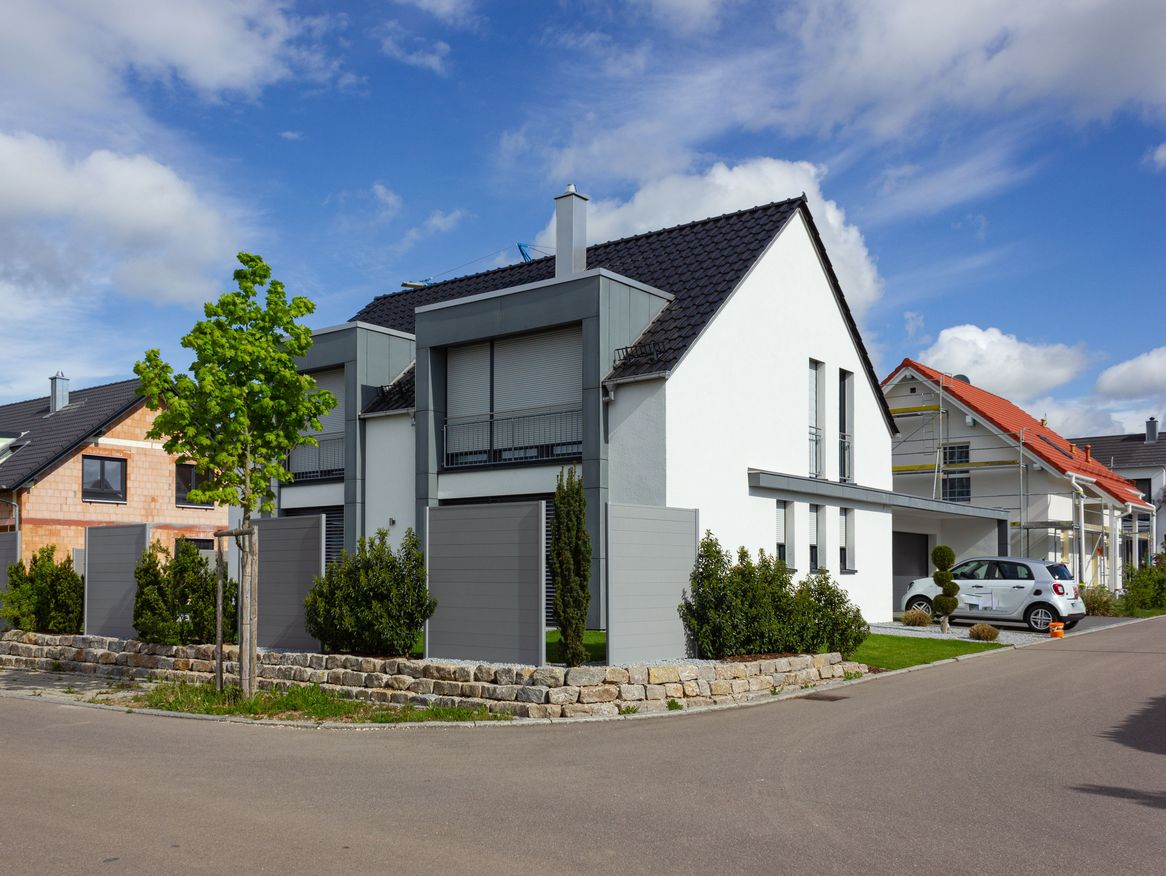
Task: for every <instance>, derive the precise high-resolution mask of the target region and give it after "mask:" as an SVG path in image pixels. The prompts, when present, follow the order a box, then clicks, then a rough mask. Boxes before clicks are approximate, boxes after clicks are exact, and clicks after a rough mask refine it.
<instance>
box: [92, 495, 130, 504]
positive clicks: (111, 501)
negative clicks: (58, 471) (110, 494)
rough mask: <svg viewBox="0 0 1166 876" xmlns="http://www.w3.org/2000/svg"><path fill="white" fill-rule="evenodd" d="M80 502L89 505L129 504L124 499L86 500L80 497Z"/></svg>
mask: <svg viewBox="0 0 1166 876" xmlns="http://www.w3.org/2000/svg"><path fill="white" fill-rule="evenodd" d="M81 501H82V502H86V503H88V504H90V505H128V504H129V502H127V501H126V500H125V499H86V498H85V497H84V496H82V497H81Z"/></svg>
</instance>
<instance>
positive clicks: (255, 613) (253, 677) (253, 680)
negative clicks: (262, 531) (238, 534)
mask: <svg viewBox="0 0 1166 876" xmlns="http://www.w3.org/2000/svg"><path fill="white" fill-rule="evenodd" d="M248 540H249V541H250V542H251V552H250V556H249V558H248V561H249V562H250V564H251V574H250V575H249V576H248V578H249V579H250V580H249V586H250V588H251V600H250V602H251V614H250V623H249V624H248V625H249V626H250V627H251V653H250V654H249V655H248V663H249V664H250V669H249V675H248V678H247V686H248V687H249V688H250V693H248V694H247V696H251V695H252V694H254V693H256V692H257V691H258V681H257V676H258V671H257V669H258V666H257V664H258V663H259V658H258V656H257V653H256V652H257V651H258V648H259V530H258V529H256V528H255V524H254V523H252V524H251V535H250V536H249V539H248Z"/></svg>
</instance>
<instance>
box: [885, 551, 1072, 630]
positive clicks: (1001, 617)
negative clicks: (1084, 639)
mask: <svg viewBox="0 0 1166 876" xmlns="http://www.w3.org/2000/svg"><path fill="white" fill-rule="evenodd" d="M951 574H952V577H953V578H955V580H956V583H957V584H959V586H960V592H959V594H958V595H957V596H956V599H957V600H958V601H959V608H957V609H956V610H955V613H954V614H953V615H952V617H955V618H960V619H967V620H995V621H1014V622H1017V623H1025V624H1027V625H1028V628H1029V629H1030V630H1033V631H1035V632H1038V633H1044V632H1048V629H1049V624H1050V623H1053V622H1054V621H1060V622H1063V623H1064V624H1065V629H1066V630H1071V629H1072V628H1073V627H1075V626H1077V622H1078V621H1080V620H1081V618H1083V617H1085V602H1084V600H1082V599H1081V593H1080V591H1079V589H1078V585H1077V583H1076V582H1075V581H1074V580H1073V573H1072V572H1070V571H1069V567H1068V566H1066V565H1065V564H1064V563H1055V562H1049V561H1046V560H1029V559H1025V558H1023V557H975V558H973V559H970V560H964V561H963V562H962V563H959V564H958V565H956V566H954V567H953V568H952V570H951ZM938 595H939V587H938V585H936V583H935V581H933V580H932V579H931V578H918V579H916V580H915V581H912V582H911V586H910V587H908V588H907V592H906V593H905V594H904V595H903V601H902V608H903V611H912V610H920V611H926V612H927V613H928V614H930V613H931V610H932V600H933V599H934V598H935V597H936V596H938Z"/></svg>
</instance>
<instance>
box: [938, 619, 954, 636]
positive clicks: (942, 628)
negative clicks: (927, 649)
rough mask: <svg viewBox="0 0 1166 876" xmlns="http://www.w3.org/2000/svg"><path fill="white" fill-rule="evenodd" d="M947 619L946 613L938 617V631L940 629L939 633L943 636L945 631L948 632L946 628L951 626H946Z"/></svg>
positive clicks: (945, 633) (948, 628)
mask: <svg viewBox="0 0 1166 876" xmlns="http://www.w3.org/2000/svg"><path fill="white" fill-rule="evenodd" d="M947 620H948V618H947V615H946V614H945V615H944V616H943V617H941V618H940V619H939V631H940V632H941V633H943V634H944V635H945V636H946V635H947V633H948V630H950V629H951V628H950V627H949V626H948V623H947Z"/></svg>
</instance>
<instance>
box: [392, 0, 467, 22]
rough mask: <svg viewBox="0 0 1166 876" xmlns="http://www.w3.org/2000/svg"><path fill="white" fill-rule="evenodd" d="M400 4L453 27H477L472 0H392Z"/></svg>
mask: <svg viewBox="0 0 1166 876" xmlns="http://www.w3.org/2000/svg"><path fill="white" fill-rule="evenodd" d="M393 2H394V3H397V4H399V5H401V6H412V7H414V8H415V9H420V10H421V11H422V12H427V13H429V14H430V15H432V16H434V17H435V18H438V19H440V20H441V21H444V22H445V23H446V24H451V25H453V26H455V27H477V26H478V24H479V23H480V20H479V18H478V16H477V15H476V14H475V10H474V7H475V5H476V4H475V2H474V0H393Z"/></svg>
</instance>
